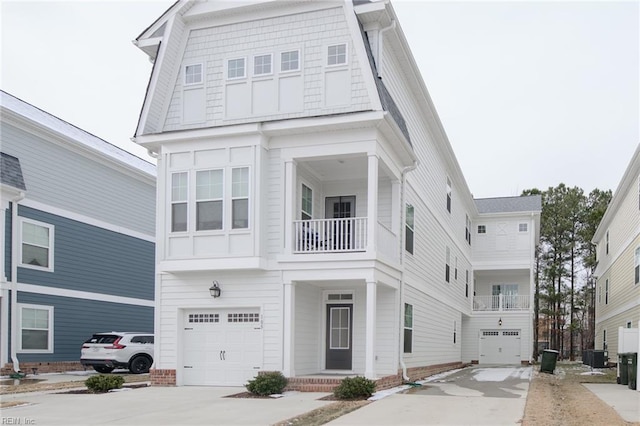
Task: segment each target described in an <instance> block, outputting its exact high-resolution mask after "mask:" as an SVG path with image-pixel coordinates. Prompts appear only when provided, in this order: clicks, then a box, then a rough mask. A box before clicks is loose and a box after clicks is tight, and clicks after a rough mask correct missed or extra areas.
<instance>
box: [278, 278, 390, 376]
mask: <svg viewBox="0 0 640 426" xmlns="http://www.w3.org/2000/svg"><path fill="white" fill-rule="evenodd" d="M287 275H290V276H291V275H297V274H296V273H293V274H287ZM304 275H305V276H307V277H312V276H318V277H320V276H322V275H325V277H324V278H323V279H318V280H309V279H306V280H303V279H292V280H290V281H288V280H285V282H284V302H285V303H284V352H283V374H284V375H285V376H286V377H289V378H290V379H295V380H294V381H293V382H292V383H296V382H300V383H305V379H306V382H307V383H313V384H315V385H321V384H326V385H327V387H331V386H335V384H336V383H339V381H340V380H342V379H343V378H344V377H349V376H355V375H358V376H365V377H367V378H369V379H380V378H384V377H387V376H392V375H397V373H398V365H399V345H400V341H399V339H400V333H399V291H398V288H397V282H396V283H393V282H391V281H386V282H385V281H384V280H377V279H375V278H373V277H370V278H369V279H366V278H365V279H363V278H362V276H360V277H358V276H357V275H358V274H356V273H354V271H342V273H341V271H333V272H331V273H329V275H335V277H334V278H333V279H332V278H330V277H327V276H326V275H327V273H326V272H325V273H321V272H318V273H315V274H314V273H309V272H308V271H307V272H305V273H304ZM340 275H342V276H343V277H342V278H338V277H339V276H340ZM349 275H352V276H351V277H349ZM360 275H361V274H360ZM310 379H313V380H310Z"/></svg>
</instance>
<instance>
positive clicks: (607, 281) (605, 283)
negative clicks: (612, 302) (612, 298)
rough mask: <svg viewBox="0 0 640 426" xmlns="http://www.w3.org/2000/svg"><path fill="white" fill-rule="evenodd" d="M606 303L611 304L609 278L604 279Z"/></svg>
mask: <svg viewBox="0 0 640 426" xmlns="http://www.w3.org/2000/svg"><path fill="white" fill-rule="evenodd" d="M604 304H605V305H608V304H609V278H607V279H606V280H604Z"/></svg>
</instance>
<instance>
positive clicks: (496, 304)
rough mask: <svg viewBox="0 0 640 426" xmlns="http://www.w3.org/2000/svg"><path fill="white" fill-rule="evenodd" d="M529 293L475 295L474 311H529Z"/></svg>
mask: <svg viewBox="0 0 640 426" xmlns="http://www.w3.org/2000/svg"><path fill="white" fill-rule="evenodd" d="M529 299H530V298H529V295H520V294H515V295H512V294H508V295H507V294H500V295H496V296H474V297H473V310H474V311H527V310H529V306H530V305H529Z"/></svg>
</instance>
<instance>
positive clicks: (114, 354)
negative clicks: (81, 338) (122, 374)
mask: <svg viewBox="0 0 640 426" xmlns="http://www.w3.org/2000/svg"><path fill="white" fill-rule="evenodd" d="M80 363H81V364H82V365H84V366H91V367H93V369H94V370H96V371H97V372H99V373H111V372H112V371H113V370H114V369H115V368H127V369H129V371H131V372H132V373H133V374H140V373H148V372H149V368H150V367H151V364H153V334H152V333H133V332H118V331H112V332H111V333H96V334H94V335H93V336H91V338H90V339H88V340H87V341H86V342H84V344H83V345H82V351H81V355H80Z"/></svg>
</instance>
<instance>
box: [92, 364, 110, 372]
mask: <svg viewBox="0 0 640 426" xmlns="http://www.w3.org/2000/svg"><path fill="white" fill-rule="evenodd" d="M93 369H94V370H96V371H97V372H98V373H104V374H107V373H111V372H112V371H113V369H114V367H107V366H104V365H94V366H93Z"/></svg>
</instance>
